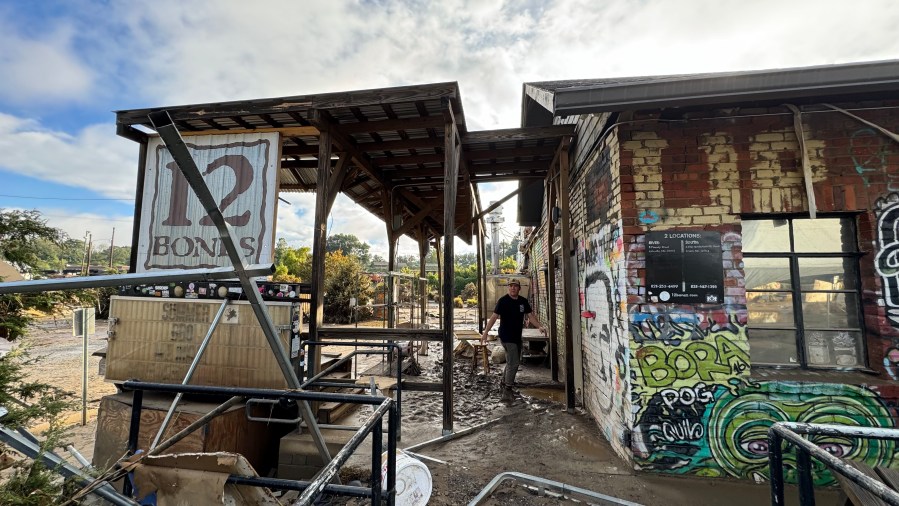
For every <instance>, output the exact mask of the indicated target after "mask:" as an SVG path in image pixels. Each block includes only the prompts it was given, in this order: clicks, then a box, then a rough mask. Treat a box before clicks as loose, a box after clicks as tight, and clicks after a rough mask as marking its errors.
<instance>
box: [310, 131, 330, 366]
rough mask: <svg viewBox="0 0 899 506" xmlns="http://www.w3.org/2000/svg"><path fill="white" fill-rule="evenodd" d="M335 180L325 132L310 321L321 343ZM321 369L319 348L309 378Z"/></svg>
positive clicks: (313, 355) (312, 352)
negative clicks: (330, 205)
mask: <svg viewBox="0 0 899 506" xmlns="http://www.w3.org/2000/svg"><path fill="white" fill-rule="evenodd" d="M330 176H331V132H330V131H329V130H327V129H326V130H322V132H321V133H320V134H319V137H318V175H317V178H316V183H315V184H316V191H315V224H314V225H313V227H312V280H311V281H312V303H311V304H310V311H311V313H312V314H311V315H310V317H309V339H311V340H313V341H317V340H318V330H319V329H320V328H321V327H322V325H323V324H324V314H325V313H324V305H325V250H326V249H327V241H328V237H327V234H328V230H327V223H328V207H327V205H328V195H329V193H330V188H329V187H328V186H329V181H330ZM320 367H321V364H320V360H319V352H318V347H317V346H310V347H309V356H308V357H306V370H307V371H309V372H310V374H309V377H311V376H313V375H315V374H318V372H319V368H320Z"/></svg>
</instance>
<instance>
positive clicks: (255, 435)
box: [93, 393, 284, 473]
mask: <svg viewBox="0 0 899 506" xmlns="http://www.w3.org/2000/svg"><path fill="white" fill-rule="evenodd" d="M172 398H173V396H167V395H162V394H150V393H147V394H145V395H144V402H143V410H142V411H141V417H140V418H141V420H140V422H141V423H140V432H139V435H138V443H137V444H138V448H140V449H144V450H146V449H147V448H149V446H150V443H151V442H152V440H153V438H154V437H156V433H157V431H158V430H159V427H160V426H161V424H162V420H163V419H164V418H165V414H166V411H167V410H168V408H169V405H170V404H171V401H172ZM217 405H218V404H216V403H205V402H204V403H201V402H195V401H182V402H181V403H180V404H179V408H178V410H177V411H176V412H175V415H174V416H173V417H172V422H171V423H170V424H169V429H168V431H167V432H166V435H167V436H171V435H173V434H176V433H177V432H178V431H180V430H181V429H183V428H185V427H187V426H188V425H190V424H191V423H193V422H194V421H196V420H197V419H198V418H200V417H201V416H203V415H204V414H206V413H207V412H209V411H210V410H212V409H213V408H215V407H216V406H217ZM130 423H131V393H119V394H115V395H107V396H105V397H103V398H102V399H101V400H100V410H99V413H98V415H97V435H96V439H95V441H94V458H93V464H94V466H95V467H97V468H98V469H106V468H108V467H109V466H111V465H112V464H114V463H115V462H116V461H117V460H118V459H119V458H120V457H121V456H122V455H124V454H125V451H126V450H127V448H128V428H129V426H130ZM283 432H284V429H283V426H269V425H267V424H264V423H261V422H250V421H248V420H247V419H246V415H245V413H244V405H243V404H238V405H237V406H235V407H233V408H231V409H230V410H228V411H226V412H225V413H222V414H221V415H219V416H217V417H216V418H214V419H213V420H212V421H211V422H210V423H209V424H208V425H207V426H206V427H204V428H201V429H198V430H197V431H195V432H194V433H192V434H190V435H189V436H187V437H185V438H184V439H183V440H181V441H179V442H178V443H177V444H175V445H174V446H172V447H171V448H169V449H168V450H167V451H166V452H164V454H176V453H201V452H217V451H224V452H232V453H239V454H241V455H243V456H244V457H245V458H246V459H247V461H249V462H250V464H251V465H252V466H253V467H254V468H255V469H257V470H258V471H259V472H260V473H266V472H267V471H268V469H269V468H270V467H271V465H273V462H272V459H273V456H274V455H275V453H276V451H277V440H278V438H279V437H280V436H281V435H282V434H283Z"/></svg>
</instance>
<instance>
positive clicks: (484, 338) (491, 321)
mask: <svg viewBox="0 0 899 506" xmlns="http://www.w3.org/2000/svg"><path fill="white" fill-rule="evenodd" d="M497 318H499V315H498V314H496V313H493V315H492V316H491V317H490V319H489V320H487V326H485V327H484V332H483V333H482V334H481V343H485V342H487V332H490V329H492V328H493V324H494V323H496V319H497Z"/></svg>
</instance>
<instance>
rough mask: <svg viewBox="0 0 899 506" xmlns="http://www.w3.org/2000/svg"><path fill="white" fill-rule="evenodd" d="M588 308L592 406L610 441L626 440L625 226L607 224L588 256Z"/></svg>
mask: <svg viewBox="0 0 899 506" xmlns="http://www.w3.org/2000/svg"><path fill="white" fill-rule="evenodd" d="M584 259H585V264H586V269H585V275H584V285H583V286H584V299H583V301H584V302H583V309H584V311H585V312H590V313H591V314H594V315H595V316H593V317H591V318H586V321H585V334H584V336H585V338H584V341H585V342H584V352H585V353H584V361H585V364H584V374H585V380H586V381H587V382H589V383H590V385H591V388H589V389H587V391H588V392H589V396H588V400H589V402H588V403H587V404H588V407H590V408H591V410H592V409H593V408H594V407H595V409H596V412H594V413H593V414H594V416H596V418H597V421H598V422H599V424H600V427H601V428H603V430H604V432H605V433H606V436H607V437H608V438H609V440H610V441H613V442H615V441H623V429H624V428H625V427H626V426H627V425H628V422H629V418H630V415H629V413H630V407H629V406H628V405H627V402H626V401H627V400H628V399H629V397H628V396H629V394H627V392H626V391H625V390H626V389H627V381H626V379H627V377H628V374H629V373H628V370H629V357H628V351H629V350H628V346H627V331H626V329H625V327H624V325H625V323H624V320H623V315H624V314H623V311H622V308H623V307H624V298H625V295H624V294H625V288H624V286H625V285H624V283H625V279H624V278H625V276H624V255H623V242H622V240H621V229H620V227H612V226H611V225H604V226H603V227H601V229H600V230H599V232H598V233H597V234H596V235H595V236H593V237H592V238H591V239H590V240H589V246H588V248H586V250H585V252H584Z"/></svg>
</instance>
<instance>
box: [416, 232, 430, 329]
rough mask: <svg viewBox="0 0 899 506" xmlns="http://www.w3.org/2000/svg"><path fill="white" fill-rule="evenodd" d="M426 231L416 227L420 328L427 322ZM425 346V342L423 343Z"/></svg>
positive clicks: (425, 325) (424, 326)
mask: <svg viewBox="0 0 899 506" xmlns="http://www.w3.org/2000/svg"><path fill="white" fill-rule="evenodd" d="M427 264H428V232H427V229H425V227H424V225H422V226H420V227H419V228H418V277H419V278H421V279H424V281H421V279H419V281H418V285H419V286H420V287H421V294H420V295H421V297H420V299H421V300H420V305H421V318H420V319H419V320H420V324H421V328H426V327H427V324H428V281H427V279H428V265H427ZM424 345H425V346H427V343H426V342H425V343H424Z"/></svg>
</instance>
